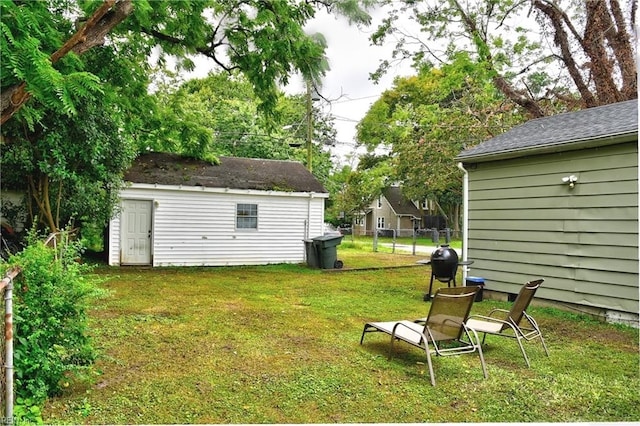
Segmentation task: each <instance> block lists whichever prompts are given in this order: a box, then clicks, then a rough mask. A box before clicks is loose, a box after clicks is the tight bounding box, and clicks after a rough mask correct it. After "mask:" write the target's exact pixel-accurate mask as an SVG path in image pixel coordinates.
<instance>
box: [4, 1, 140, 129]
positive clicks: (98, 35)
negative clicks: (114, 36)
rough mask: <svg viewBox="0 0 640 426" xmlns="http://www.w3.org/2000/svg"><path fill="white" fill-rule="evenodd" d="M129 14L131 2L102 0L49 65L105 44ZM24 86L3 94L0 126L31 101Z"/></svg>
mask: <svg viewBox="0 0 640 426" xmlns="http://www.w3.org/2000/svg"><path fill="white" fill-rule="evenodd" d="M132 12H133V3H132V0H104V2H103V4H102V5H101V6H100V7H99V8H98V9H97V10H96V11H95V12H94V13H93V14H92V15H91V17H90V18H89V19H88V20H87V21H86V22H85V24H84V25H83V26H82V28H80V29H79V30H78V31H77V32H76V33H75V34H74V35H73V36H71V38H70V39H69V40H67V41H66V42H65V43H64V44H63V45H62V47H60V49H58V50H57V51H56V52H54V53H53V54H52V55H51V57H50V60H51V63H52V64H53V63H55V62H57V61H58V60H60V58H63V57H64V56H65V55H67V54H68V53H69V52H74V53H76V54H77V55H82V54H83V53H85V52H86V51H88V50H89V49H91V48H93V47H95V46H99V45H102V44H104V38H105V36H106V35H107V34H108V33H109V32H110V31H111V30H112V29H113V28H114V27H115V26H116V25H118V24H119V23H120V22H122V21H123V20H124V19H125V18H126V17H127V16H129V15H130V14H131V13H132ZM26 87H27V84H26V82H24V81H23V82H20V83H18V84H15V85H13V86H11V87H9V88H7V89H6V90H4V91H3V92H2V94H1V95H0V105H1V106H2V116H1V118H0V124H4V123H5V122H6V121H7V120H9V119H10V118H11V117H12V116H13V115H14V114H15V113H16V112H18V111H19V110H20V108H22V106H23V105H24V104H25V103H26V102H27V101H28V100H29V99H30V98H31V93H29V92H27V90H26Z"/></svg>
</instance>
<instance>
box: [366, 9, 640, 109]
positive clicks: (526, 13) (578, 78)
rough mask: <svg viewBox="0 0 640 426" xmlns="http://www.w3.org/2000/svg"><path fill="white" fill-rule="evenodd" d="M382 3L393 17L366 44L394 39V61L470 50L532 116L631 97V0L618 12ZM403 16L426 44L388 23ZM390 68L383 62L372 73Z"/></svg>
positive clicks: (633, 94) (439, 59)
mask: <svg viewBox="0 0 640 426" xmlns="http://www.w3.org/2000/svg"><path fill="white" fill-rule="evenodd" d="M623 1H624V0H623ZM388 3H389V4H391V6H392V12H391V13H390V14H389V17H388V19H386V20H385V21H384V23H383V25H381V26H380V27H379V29H378V31H377V32H376V33H375V34H374V35H373V37H372V39H373V41H374V42H376V43H382V42H383V41H384V40H385V39H386V37H387V36H388V35H390V34H395V35H397V36H398V37H397V39H398V40H399V43H398V44H397V46H396V50H395V52H394V60H400V59H405V58H415V59H416V60H418V61H422V60H423V59H424V58H429V59H430V60H432V61H437V62H439V63H442V62H447V61H448V55H449V54H450V53H451V52H453V51H461V50H469V51H472V52H473V53H474V56H475V57H474V59H475V60H477V61H478V62H479V63H481V64H483V66H485V67H486V69H487V70H488V71H490V72H491V78H492V81H493V84H494V85H495V87H496V88H497V89H498V90H500V91H501V92H502V93H503V94H504V95H505V96H506V97H507V98H508V99H509V100H511V101H512V102H514V103H515V104H517V105H519V106H520V107H522V108H523V109H524V110H526V111H527V112H528V114H529V115H530V116H532V117H541V116H543V115H547V114H549V113H553V112H555V110H554V108H553V107H551V108H550V107H549V105H550V104H549V103H548V102H547V101H548V100H549V99H555V100H560V101H562V102H563V103H564V104H565V108H566V109H575V108H587V107H593V106H597V105H603V104H608V103H612V102H618V101H623V100H628V99H636V98H637V69H636V63H635V61H634V58H635V55H636V53H637V52H636V46H637V41H634V40H633V36H632V34H633V27H634V25H635V14H636V11H637V0H627V1H626V2H625V4H624V7H623V6H622V5H621V2H620V1H619V0H584V1H573V0H520V1H513V0H474V1H466V2H462V1H459V0H446V1H441V0H428V1H422V2H416V1H413V0H401V1H399V2H395V1H394V2H391V1H389V2H388ZM407 13H410V14H411V15H412V17H413V18H414V19H415V20H416V22H418V23H419V25H420V27H421V28H420V30H421V34H425V35H426V36H427V37H428V39H422V38H420V37H419V36H418V35H416V34H409V33H406V32H404V31H403V29H402V28H400V27H398V26H396V25H395V22H396V18H397V17H398V16H400V15H401V14H407ZM389 65H390V61H385V62H383V63H382V64H381V67H380V68H379V69H378V72H377V74H375V75H377V76H379V75H380V73H382V72H384V70H385V69H386V68H387V67H388V66H389ZM551 105H555V104H553V103H551Z"/></svg>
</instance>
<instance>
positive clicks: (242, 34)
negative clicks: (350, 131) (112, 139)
mask: <svg viewBox="0 0 640 426" xmlns="http://www.w3.org/2000/svg"><path fill="white" fill-rule="evenodd" d="M364 3H365V4H366V3H368V2H366V1H365V2H364ZM1 7H2V9H1V10H0V13H1V14H2V17H3V19H2V31H1V32H0V33H1V39H0V43H1V46H2V52H3V61H2V67H1V68H0V71H1V72H2V96H1V106H2V121H1V122H2V123H5V122H6V121H7V120H8V119H9V118H10V117H11V116H13V115H14V114H15V113H16V112H17V111H19V110H20V109H21V108H22V106H23V105H24V104H25V103H26V101H27V100H28V99H29V98H31V97H34V98H35V99H36V100H38V101H39V102H40V103H41V104H43V105H47V106H49V107H50V108H59V109H61V110H63V111H65V112H66V113H68V114H73V113H74V108H75V105H76V103H77V99H78V98H81V97H83V96H88V95H90V94H92V93H94V94H95V92H97V91H99V90H100V86H99V84H98V83H97V81H96V79H95V77H94V76H93V75H92V74H91V73H86V72H85V71H83V70H82V64H81V62H79V61H78V59H77V58H78V56H80V55H83V54H85V53H86V52H88V51H91V50H92V49H94V48H96V47H98V46H103V45H105V44H107V45H114V46H117V48H118V49H132V50H135V51H136V52H140V53H141V54H143V56H141V57H140V60H141V61H144V60H146V59H147V57H148V56H149V55H150V54H151V53H152V51H153V52H156V53H158V52H159V58H158V60H159V62H160V63H164V62H166V61H167V59H168V58H175V59H176V60H177V63H178V65H179V66H180V67H181V68H185V69H193V67H194V62H193V57H194V56H196V55H202V56H205V57H208V58H210V59H211V60H212V61H213V62H214V63H215V64H216V65H217V66H218V67H219V68H220V69H223V70H226V71H232V70H239V71H240V72H242V73H244V74H245V75H246V77H247V79H248V80H249V81H250V83H251V85H252V86H253V89H254V91H255V93H256V95H257V96H258V98H259V99H260V100H261V104H260V109H261V111H263V112H265V113H266V114H267V115H270V114H272V113H273V111H274V108H275V105H276V100H277V97H278V93H277V92H278V90H277V87H278V84H286V83H287V82H288V79H289V77H290V76H291V75H292V74H293V73H295V72H301V73H302V75H303V76H304V77H305V78H306V79H309V80H314V79H316V78H317V76H318V75H319V74H321V73H322V72H323V68H322V63H323V60H324V46H322V45H321V44H320V43H318V42H317V40H316V39H314V37H312V36H309V35H307V34H305V32H304V30H303V28H304V25H305V24H306V22H308V21H309V20H310V19H311V18H313V16H314V15H315V12H316V10H317V8H320V7H326V8H328V9H330V10H331V11H334V12H335V13H340V14H348V15H349V17H350V19H352V20H354V21H355V22H368V21H369V16H368V15H367V14H366V12H365V11H364V10H363V9H362V8H361V7H360V2H358V1H355V0H335V1H330V2H327V1H321V0H312V1H306V2H299V1H294V0H231V1H226V0H182V1H147V0H139V1H133V0H104V1H79V0H49V1H40V2H19V1H3V2H2V4H1ZM76 28H77V29H76ZM157 47H159V48H160V49H159V50H158V49H156V48H157ZM154 49H155V50H154ZM40 116H41V115H40V114H39V112H38V110H37V109H34V108H30V109H29V110H28V111H25V112H24V113H23V117H24V118H27V119H28V121H29V122H30V123H33V122H35V121H37V119H38V118H39V117H40Z"/></svg>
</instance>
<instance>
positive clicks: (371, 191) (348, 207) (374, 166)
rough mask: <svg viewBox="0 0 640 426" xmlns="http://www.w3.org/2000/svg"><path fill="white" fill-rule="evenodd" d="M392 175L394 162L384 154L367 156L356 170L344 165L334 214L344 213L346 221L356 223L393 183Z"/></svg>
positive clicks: (333, 210)
mask: <svg viewBox="0 0 640 426" xmlns="http://www.w3.org/2000/svg"><path fill="white" fill-rule="evenodd" d="M390 176H392V169H391V165H390V163H389V161H387V159H386V158H384V157H373V156H365V158H363V160H362V161H360V163H359V164H358V168H357V169H356V170H352V169H351V168H350V167H345V168H343V169H342V170H341V171H340V173H339V176H337V179H336V184H337V185H336V186H337V188H336V192H335V201H334V203H333V206H332V212H333V214H334V215H335V216H339V215H343V222H347V221H349V222H350V223H351V224H352V225H353V221H354V219H355V218H356V217H357V216H358V215H361V214H363V212H364V211H365V210H366V209H367V208H368V207H369V206H370V205H371V203H372V202H373V201H374V200H375V199H376V198H377V197H379V196H380V194H382V191H383V190H384V189H385V188H387V187H388V186H389V185H390V184H391V183H392V180H391V179H390Z"/></svg>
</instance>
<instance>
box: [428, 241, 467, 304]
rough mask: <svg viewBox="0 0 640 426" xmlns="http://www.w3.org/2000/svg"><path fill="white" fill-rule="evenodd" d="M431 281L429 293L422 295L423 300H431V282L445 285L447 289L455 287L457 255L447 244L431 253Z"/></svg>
mask: <svg viewBox="0 0 640 426" xmlns="http://www.w3.org/2000/svg"><path fill="white" fill-rule="evenodd" d="M430 264H431V281H430V282H429V292H428V293H427V294H425V295H424V300H425V301H429V300H431V290H432V288H433V280H434V279H436V280H438V281H440V282H442V283H447V286H448V287H451V283H452V282H453V286H454V287H455V286H456V273H457V272H458V265H459V262H458V253H456V251H455V250H454V249H452V248H451V247H449V245H448V244H443V245H442V246H440V247H438V248H437V249H435V250H434V251H433V253H431V262H430Z"/></svg>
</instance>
